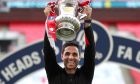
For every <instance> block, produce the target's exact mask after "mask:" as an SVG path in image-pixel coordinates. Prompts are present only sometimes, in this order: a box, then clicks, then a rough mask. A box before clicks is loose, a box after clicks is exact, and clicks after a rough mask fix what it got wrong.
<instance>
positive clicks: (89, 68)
mask: <svg viewBox="0 0 140 84" xmlns="http://www.w3.org/2000/svg"><path fill="white" fill-rule="evenodd" d="M84 12H85V13H86V14H87V17H85V18H84V20H85V22H84V32H85V43H86V46H85V52H84V64H83V66H82V67H81V68H82V69H83V72H84V73H85V75H86V76H87V77H89V78H90V79H92V77H93V75H94V68H95V61H94V60H95V43H94V35H93V29H92V27H91V26H92V25H91V22H90V21H91V15H92V8H91V7H89V6H86V7H85V8H84Z"/></svg>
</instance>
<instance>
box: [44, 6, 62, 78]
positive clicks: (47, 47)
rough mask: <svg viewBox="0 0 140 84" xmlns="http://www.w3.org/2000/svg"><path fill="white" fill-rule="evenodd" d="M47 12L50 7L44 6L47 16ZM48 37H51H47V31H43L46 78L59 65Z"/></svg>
mask: <svg viewBox="0 0 140 84" xmlns="http://www.w3.org/2000/svg"><path fill="white" fill-rule="evenodd" d="M49 12H50V8H49V7H46V8H45V9H44V13H45V15H46V16H47V14H48V13H49ZM46 30H47V29H46ZM49 38H51V37H48V33H47V31H45V36H44V48H43V52H44V61H45V70H46V72H47V76H48V78H51V77H53V75H55V72H57V71H58V69H59V68H60V67H59V65H58V64H57V61H56V54H55V50H54V48H53V47H52V46H51V44H50V43H52V42H50V40H49Z"/></svg>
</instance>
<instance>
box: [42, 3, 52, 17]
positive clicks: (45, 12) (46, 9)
mask: <svg viewBox="0 0 140 84" xmlns="http://www.w3.org/2000/svg"><path fill="white" fill-rule="evenodd" d="M50 12H51V6H49V5H48V6H47V7H45V9H44V14H45V15H46V16H48V14H49V13H50Z"/></svg>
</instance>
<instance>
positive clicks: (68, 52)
mask: <svg viewBox="0 0 140 84" xmlns="http://www.w3.org/2000/svg"><path fill="white" fill-rule="evenodd" d="M62 60H63V62H64V66H65V68H66V69H69V70H72V69H76V68H77V65H78V63H79V61H80V56H79V51H78V48H77V47H75V46H68V47H66V48H65V49H64V52H63V53H62Z"/></svg>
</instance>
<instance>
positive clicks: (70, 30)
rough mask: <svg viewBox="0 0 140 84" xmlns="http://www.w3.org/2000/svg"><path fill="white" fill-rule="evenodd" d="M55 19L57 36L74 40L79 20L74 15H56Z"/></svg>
mask: <svg viewBox="0 0 140 84" xmlns="http://www.w3.org/2000/svg"><path fill="white" fill-rule="evenodd" d="M55 20H56V24H57V25H58V26H57V30H56V36H57V38H58V39H60V40H64V41H71V40H74V39H75V37H76V33H77V31H78V30H79V29H80V21H79V20H78V19H77V18H76V17H72V16H68V15H63V16H58V17H57V18H56V19H55Z"/></svg>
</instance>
